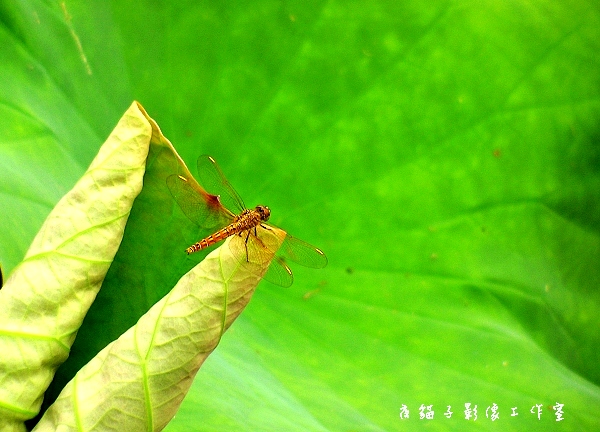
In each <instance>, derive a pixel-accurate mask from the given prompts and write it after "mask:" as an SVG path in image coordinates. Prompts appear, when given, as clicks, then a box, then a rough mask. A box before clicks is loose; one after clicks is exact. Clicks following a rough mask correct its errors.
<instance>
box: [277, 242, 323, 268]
mask: <svg viewBox="0 0 600 432" xmlns="http://www.w3.org/2000/svg"><path fill="white" fill-rule="evenodd" d="M278 255H281V256H283V257H284V258H285V259H286V260H290V261H293V262H295V263H297V264H300V265H302V266H305V267H311V268H323V267H325V266H326V265H327V256H326V255H325V254H324V253H323V251H322V250H321V249H318V248H316V247H314V246H313V245H310V244H308V243H306V242H303V241H302V240H300V239H297V238H296V237H292V236H291V235H289V234H288V235H286V236H285V240H284V241H283V243H282V245H281V247H280V248H279V251H278Z"/></svg>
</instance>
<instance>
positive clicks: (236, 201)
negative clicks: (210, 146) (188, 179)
mask: <svg viewBox="0 0 600 432" xmlns="http://www.w3.org/2000/svg"><path fill="white" fill-rule="evenodd" d="M198 178H199V179H200V184H201V185H202V186H204V187H205V188H206V190H207V191H208V192H210V193H211V194H214V195H217V196H218V197H219V198H220V199H221V202H222V203H223V205H224V206H225V207H227V208H228V209H229V210H231V211H235V210H240V211H241V210H244V209H245V208H246V206H245V205H244V201H243V200H242V198H241V197H240V196H239V194H238V193H237V192H236V191H235V189H234V188H233V186H231V183H229V181H227V178H226V177H225V175H224V174H223V171H221V168H219V165H218V164H217V162H216V161H215V160H214V159H213V158H212V157H211V156H208V155H202V156H200V157H199V158H198Z"/></svg>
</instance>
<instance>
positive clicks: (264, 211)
mask: <svg viewBox="0 0 600 432" xmlns="http://www.w3.org/2000/svg"><path fill="white" fill-rule="evenodd" d="M254 210H256V211H257V212H258V214H259V215H260V220H263V221H267V220H269V217H271V210H270V209H269V207H267V206H261V205H259V206H256V208H255V209H254Z"/></svg>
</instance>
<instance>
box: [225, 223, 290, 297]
mask: <svg viewBox="0 0 600 432" xmlns="http://www.w3.org/2000/svg"><path fill="white" fill-rule="evenodd" d="M281 233H282V231H280V230H277V231H275V230H271V229H265V228H262V227H261V226H258V227H256V234H255V230H254V228H252V229H250V230H248V231H244V232H242V233H241V235H236V236H235V237H234V238H232V239H231V241H230V242H229V248H230V249H231V251H232V252H233V254H234V256H235V257H236V258H237V259H238V261H239V262H240V264H242V265H245V266H246V268H247V269H249V270H250V271H251V272H255V273H260V274H262V273H263V272H264V268H265V265H266V263H268V262H269V261H270V265H269V268H268V270H267V272H266V273H265V274H264V275H263V276H262V277H263V279H266V280H268V281H269V282H271V283H273V284H275V285H280V286H283V287H288V286H290V285H291V284H292V282H293V276H292V270H290V268H289V267H288V265H287V264H286V263H285V261H284V260H283V259H281V258H279V257H277V256H275V252H276V251H277V248H278V245H279V244H280V242H281V237H280V236H281Z"/></svg>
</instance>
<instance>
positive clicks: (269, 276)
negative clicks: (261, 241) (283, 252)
mask: <svg viewBox="0 0 600 432" xmlns="http://www.w3.org/2000/svg"><path fill="white" fill-rule="evenodd" d="M263 279H265V280H267V281H269V282H271V283H272V284H275V285H279V286H282V287H284V288H287V287H289V286H291V285H292V283H293V282H294V276H293V275H292V269H290V267H289V266H288V265H287V264H286V263H285V261H284V260H282V259H281V258H280V257H278V256H276V257H275V258H273V261H271V265H269V269H268V270H267V272H266V273H265V275H264V276H263Z"/></svg>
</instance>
